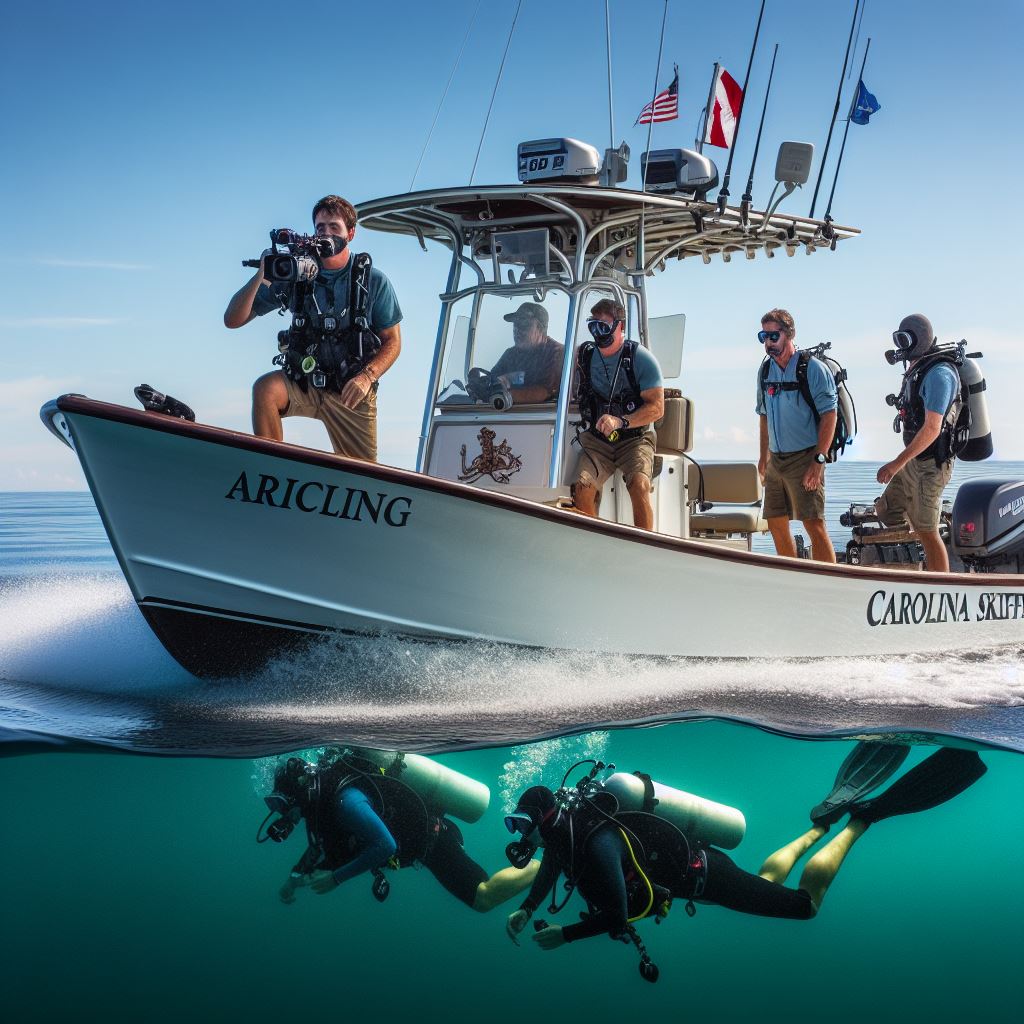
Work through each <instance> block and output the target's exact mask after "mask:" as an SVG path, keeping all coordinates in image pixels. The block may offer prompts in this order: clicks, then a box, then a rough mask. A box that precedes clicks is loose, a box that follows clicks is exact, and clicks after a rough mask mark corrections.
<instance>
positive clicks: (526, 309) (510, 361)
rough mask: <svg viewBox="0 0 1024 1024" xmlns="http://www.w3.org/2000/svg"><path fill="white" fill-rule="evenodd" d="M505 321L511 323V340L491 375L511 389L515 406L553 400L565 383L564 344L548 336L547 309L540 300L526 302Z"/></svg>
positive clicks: (506, 317)
mask: <svg viewBox="0 0 1024 1024" xmlns="http://www.w3.org/2000/svg"><path fill="white" fill-rule="evenodd" d="M504 319H505V320H507V321H509V323H511V324H512V341H513V344H512V346H511V347H510V348H507V349H505V351H504V352H502V354H501V358H500V359H499V360H498V361H497V362H496V363H495V364H494V368H493V369H492V370H491V377H493V378H497V379H500V380H501V382H502V383H503V384H504V385H505V386H506V387H507V388H508V389H509V392H510V393H511V395H512V401H513V402H515V403H516V405H528V404H530V403H534V404H535V403H538V402H553V401H554V400H555V398H556V397H557V395H558V386H559V384H561V382H562V358H563V355H564V353H565V346H564V345H560V344H559V343H558V342H557V341H555V339H554V338H550V337H548V311H547V310H546V309H545V308H544V307H543V306H542V305H540V304H539V303H537V302H524V303H523V304H522V305H521V306H520V307H519V308H518V309H517V310H516V311H515V312H513V313H508V314H506V315H505V317H504Z"/></svg>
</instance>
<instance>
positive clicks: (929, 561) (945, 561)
mask: <svg viewBox="0 0 1024 1024" xmlns="http://www.w3.org/2000/svg"><path fill="white" fill-rule="evenodd" d="M917 539H918V540H919V541H920V542H921V547H923V548H924V565H925V568H926V569H927V570H928V572H949V552H948V551H947V550H946V545H945V544H943V543H942V538H941V537H940V536H939V531H938V530H918V531H917Z"/></svg>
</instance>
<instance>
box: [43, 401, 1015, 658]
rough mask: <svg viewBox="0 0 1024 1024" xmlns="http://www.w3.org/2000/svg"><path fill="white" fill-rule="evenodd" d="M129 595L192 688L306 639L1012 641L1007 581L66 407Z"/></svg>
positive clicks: (725, 650) (652, 648) (736, 652)
mask: <svg viewBox="0 0 1024 1024" xmlns="http://www.w3.org/2000/svg"><path fill="white" fill-rule="evenodd" d="M43 418H44V421H47V420H48V421H49V422H48V425H50V426H51V429H53V430H54V432H55V433H59V434H62V435H64V436H65V438H66V439H67V440H69V442H70V443H72V444H73V446H74V448H75V450H76V451H77V453H78V455H79V458H80V459H81V462H82V465H83V467H84V469H85V473H86V476H87V478H88V481H89V486H90V488H91V489H92V493H93V496H94V497H95V500H96V504H97V507H98V508H99V511H100V514H101V516H102V518H103V522H104V524H105V526H106V529H107V533H108V535H109V537H110V541H111V544H112V545H113V548H114V551H115V553H116V554H117V557H118V559H119V561H120V564H121V566H122V569H123V571H124V573H125V576H126V578H127V580H128V583H129V585H130V587H131V589H132V592H133V594H134V595H135V598H136V600H137V601H138V603H139V606H140V608H141V609H142V611H143V613H144V614H145V615H146V618H147V620H148V621H149V623H150V624H151V626H152V627H153V629H154V631H155V632H156V633H157V635H158V636H159V637H160V639H161V640H162V642H163V643H164V645H165V646H166V647H167V649H168V650H169V651H170V653H171V654H172V655H173V656H174V657H175V658H177V659H178V661H180V662H181V663H182V664H183V665H184V666H185V667H186V668H188V669H189V670H190V671H192V672H194V673H196V674H198V675H221V674H225V673H233V672H237V671H241V670H245V669H248V668H252V667H253V666H254V665H256V664H258V663H259V662H260V661H261V660H263V659H265V658H266V657H267V656H268V655H270V654H272V653H273V652H274V651H277V650H280V649H287V648H288V647H289V646H290V645H293V644H294V643H295V642H296V641H302V640H305V639H308V638H309V637H310V635H315V634H318V633H323V632H352V633H373V632H377V631H382V630H383V631H389V632H394V633H398V634H403V635H408V636H413V637H421V638H427V639H432V640H474V641H488V642H495V643H501V644H514V645H522V646H528V647H538V648H557V649H570V650H583V651H591V652H595V653H605V652H610V653H616V654H638V655H651V656H672V657H691V658H761V657H769V658H795V657H800V658H806V657H822V656H830V655H885V654H910V653H914V652H934V651H936V650H948V649H959V650H963V649H968V650H970V649H982V648H986V647H993V646H1003V645H1006V644H1012V643H1017V642H1021V641H1022V640H1024V580H1022V579H1021V578H1020V577H1016V576H1004V575H960V574H955V575H954V574H947V575H939V574H924V573H920V572H908V571H896V570H884V569H862V568H859V567H856V566H822V565H819V564H817V563H810V562H807V561H806V560H797V559H780V558H776V557H774V556H766V555H758V554H750V553H747V552H742V551H736V550H732V549H724V548H720V547H715V546H713V545H709V544H705V543H702V542H699V541H685V540H677V539H674V538H669V537H662V536H658V535H654V534H649V533H645V532H643V531H639V530H635V529H632V528H629V527H623V526H618V525H615V524H611V523H606V522H602V521H595V520H589V519H585V518H583V517H581V516H579V515H576V514H575V513H572V512H565V511H560V510H557V509H553V508H549V507H546V506H541V505H537V504H535V503H532V502H527V501H523V500H519V499H516V498H513V497H508V496H505V495H501V494H495V493H493V492H492V491H483V490H477V489H475V488H472V487H468V486H464V485H461V484H454V483H450V482H448V481H444V480H437V479H434V478H431V477H426V476H422V475H419V474H415V473H411V472H406V471H403V470H396V469H391V468H389V467H384V466H378V465H375V464H370V463H364V462H360V461H357V460H351V459H343V458H339V457H336V456H332V455H328V454H325V453H323V452H316V451H311V450H307V449H301V448H296V447H294V446H290V445H285V444H279V443H276V442H271V441H266V440H263V439H260V438H253V437H250V436H249V435H245V434H237V433H234V432H230V431H224V430H218V429H216V428H211V427H204V426H199V425H195V424H190V423H185V422H184V421H181V420H174V419H171V418H169V417H166V416H161V415H159V414H153V413H143V412H138V411H136V410H132V409H125V408H122V407H120V406H112V405H106V404H103V403H98V402H92V401H90V400H88V399H84V398H80V397H77V396H65V397H63V398H61V399H60V400H58V401H57V402H55V403H50V404H49V405H48V406H47V407H46V408H45V409H44V410H43Z"/></svg>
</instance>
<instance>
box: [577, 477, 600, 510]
mask: <svg viewBox="0 0 1024 1024" xmlns="http://www.w3.org/2000/svg"><path fill="white" fill-rule="evenodd" d="M572 503H573V504H574V505H575V506H576V510H577V511H578V512H582V513H583V514H584V515H585V516H593V517H596V516H597V488H596V487H594V486H592V485H591V484H584V483H578V484H577V485H576V488H575V490H574V491H573V496H572Z"/></svg>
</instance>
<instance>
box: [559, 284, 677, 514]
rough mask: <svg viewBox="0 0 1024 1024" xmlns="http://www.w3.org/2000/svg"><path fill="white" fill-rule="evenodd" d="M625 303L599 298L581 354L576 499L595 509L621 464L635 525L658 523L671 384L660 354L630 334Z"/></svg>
mask: <svg viewBox="0 0 1024 1024" xmlns="http://www.w3.org/2000/svg"><path fill="white" fill-rule="evenodd" d="M625 326H626V310H625V308H624V307H623V306H622V304H621V303H619V302H617V301H615V300H614V299H601V300H600V301H599V302H598V303H597V304H596V305H595V306H594V307H593V308H592V309H591V311H590V319H589V320H588V321H587V329H588V330H589V331H590V334H591V337H592V338H593V339H594V340H593V341H589V342H586V343H585V344H583V345H580V348H579V351H578V353H577V355H576V374H577V379H576V392H577V401H578V402H579V407H580V417H581V420H582V422H583V424H584V426H585V427H586V431H585V432H584V433H582V434H580V439H579V440H580V447H581V448H582V449H583V452H582V455H581V456H580V463H579V471H578V475H577V477H576V483H575V484H574V486H573V502H574V504H575V506H576V508H577V509H578V510H579V511H580V512H582V513H583V514H584V515H588V516H596V515H597V495H598V492H599V491H600V490H601V488H602V487H603V486H604V484H605V481H606V480H607V479H608V478H609V477H610V476H611V475H612V474H613V473H614V472H615V470H616V469H618V470H621V471H622V476H623V478H624V479H625V482H626V490H627V491H628V492H629V498H630V501H631V502H632V505H633V525H634V526H637V527H639V528H640V529H641V530H653V529H654V509H653V508H652V507H651V480H652V479H653V476H654V452H655V447H656V438H657V435H656V433H655V430H654V424H655V423H657V421H658V420H660V419H661V418H662V416H664V415H665V387H664V382H663V380H662V376H661V367H660V366H659V365H658V361H657V359H655V358H654V356H653V355H652V354H651V353H650V352H648V351H647V349H645V348H644V347H643V346H642V345H639V344H637V342H635V341H627V340H626V337H625Z"/></svg>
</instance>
